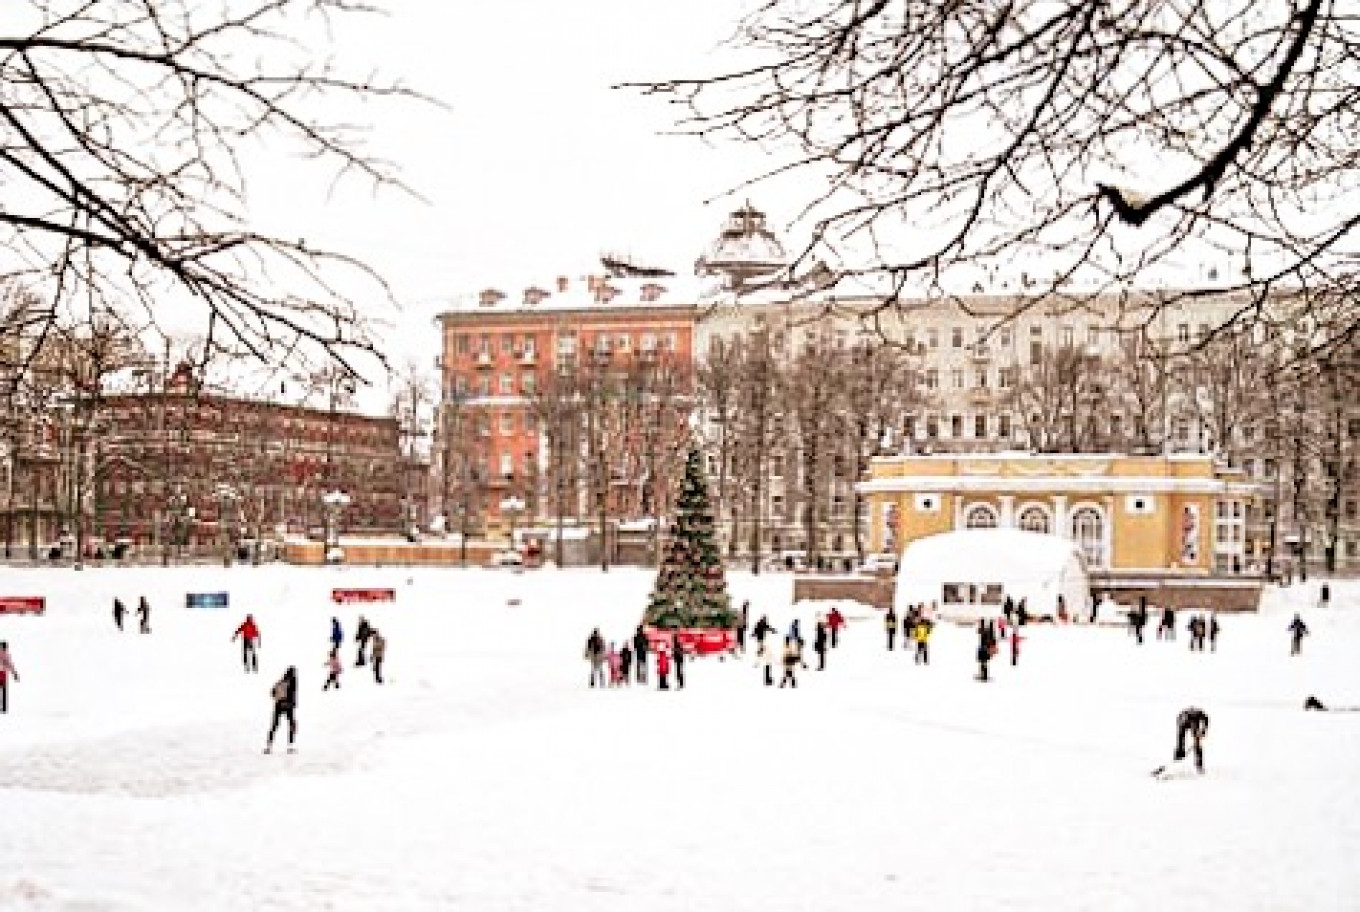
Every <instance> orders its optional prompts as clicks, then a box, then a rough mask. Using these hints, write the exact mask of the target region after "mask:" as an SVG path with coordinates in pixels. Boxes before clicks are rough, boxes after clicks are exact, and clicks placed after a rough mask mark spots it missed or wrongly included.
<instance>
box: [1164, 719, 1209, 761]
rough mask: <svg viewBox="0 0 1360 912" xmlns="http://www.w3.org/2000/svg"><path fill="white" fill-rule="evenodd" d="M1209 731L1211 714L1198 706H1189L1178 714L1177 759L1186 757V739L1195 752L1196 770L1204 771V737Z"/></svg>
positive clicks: (1175, 757) (1174, 757) (1175, 755)
mask: <svg viewBox="0 0 1360 912" xmlns="http://www.w3.org/2000/svg"><path fill="white" fill-rule="evenodd" d="M1208 733H1209V714H1208V713H1206V712H1205V711H1204V710H1202V709H1200V708H1198V707H1196V706H1188V707H1186V708H1185V709H1183V710H1181V712H1180V714H1179V715H1178V716H1176V752H1175V754H1174V755H1173V759H1175V760H1184V759H1185V740H1186V738H1189V739H1190V749H1191V750H1193V751H1194V752H1195V770H1196V771H1197V772H1201V773H1202V772H1204V737H1205V735H1207V734H1208Z"/></svg>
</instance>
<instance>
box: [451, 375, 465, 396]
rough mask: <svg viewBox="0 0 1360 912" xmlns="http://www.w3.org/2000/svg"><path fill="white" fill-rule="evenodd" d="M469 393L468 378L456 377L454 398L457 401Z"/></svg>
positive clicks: (454, 380) (454, 379)
mask: <svg viewBox="0 0 1360 912" xmlns="http://www.w3.org/2000/svg"><path fill="white" fill-rule="evenodd" d="M467 391H468V382H467V377H454V378H453V397H454V398H455V399H462V398H463V397H464V396H466V395H467Z"/></svg>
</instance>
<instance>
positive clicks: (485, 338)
mask: <svg viewBox="0 0 1360 912" xmlns="http://www.w3.org/2000/svg"><path fill="white" fill-rule="evenodd" d="M477 354H479V355H486V356H488V357H490V355H491V336H489V335H487V334H486V333H482V335H481V337H480V338H479V339H478V340H477Z"/></svg>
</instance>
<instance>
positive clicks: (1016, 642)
mask: <svg viewBox="0 0 1360 912" xmlns="http://www.w3.org/2000/svg"><path fill="white" fill-rule="evenodd" d="M1009 639H1010V641H1011V667H1012V668H1014V667H1015V666H1016V665H1018V664H1020V641H1021V640H1023V639H1024V637H1022V636H1021V635H1020V628H1019V627H1012V628H1011V635H1010V637H1009Z"/></svg>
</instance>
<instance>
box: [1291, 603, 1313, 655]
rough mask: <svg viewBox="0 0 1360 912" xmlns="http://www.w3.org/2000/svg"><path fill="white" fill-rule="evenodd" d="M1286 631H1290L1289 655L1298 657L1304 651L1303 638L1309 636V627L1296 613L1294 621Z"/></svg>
mask: <svg viewBox="0 0 1360 912" xmlns="http://www.w3.org/2000/svg"><path fill="white" fill-rule="evenodd" d="M1285 629H1286V630H1288V631H1289V654H1290V655H1292V656H1296V655H1298V654H1299V653H1300V652H1302V651H1303V638H1304V637H1306V636H1308V625H1307V624H1305V623H1304V622H1303V618H1301V617H1299V615H1298V614H1297V613H1295V615H1294V620H1292V621H1290V622H1289V626H1288V627H1286V628H1285Z"/></svg>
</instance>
